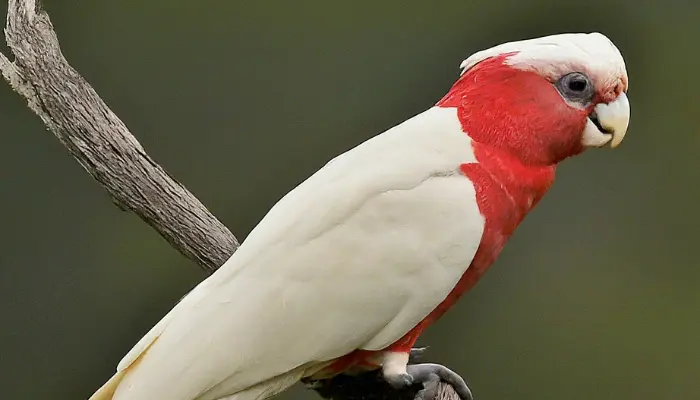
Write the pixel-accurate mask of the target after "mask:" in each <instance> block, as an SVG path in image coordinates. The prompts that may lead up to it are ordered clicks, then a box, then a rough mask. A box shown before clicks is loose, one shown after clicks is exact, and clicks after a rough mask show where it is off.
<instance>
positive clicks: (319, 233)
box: [91, 34, 629, 400]
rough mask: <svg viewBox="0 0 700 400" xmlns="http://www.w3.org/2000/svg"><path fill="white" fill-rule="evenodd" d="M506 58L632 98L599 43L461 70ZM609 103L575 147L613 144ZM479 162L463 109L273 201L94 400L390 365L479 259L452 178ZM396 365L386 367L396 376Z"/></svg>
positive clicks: (137, 399)
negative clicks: (571, 73)
mask: <svg viewBox="0 0 700 400" xmlns="http://www.w3.org/2000/svg"><path fill="white" fill-rule="evenodd" d="M504 52H507V53H510V52H514V53H515V55H514V56H513V57H511V58H509V59H508V61H507V62H508V63H509V64H510V65H512V66H513V67H514V68H516V69H523V70H531V71H536V72H537V73H538V74H540V75H542V76H544V77H549V78H552V77H554V76H555V75H557V74H559V73H561V72H562V71H568V70H569V69H571V68H574V67H575V68H577V69H578V68H581V70H582V71H584V72H588V73H589V74H591V75H593V76H592V77H591V78H592V79H593V81H594V82H598V83H600V84H602V85H603V87H605V88H609V89H611V90H612V89H614V90H618V89H620V88H622V89H624V90H626V85H627V75H626V71H625V66H624V61H623V60H622V56H621V55H620V53H619V51H618V50H617V48H615V46H614V45H612V43H611V42H610V41H609V40H608V39H607V38H606V37H605V36H603V35H601V34H589V35H584V34H571V35H567V34H565V35H554V36H548V37H545V38H539V39H531V40H525V41H520V42H511V43H506V44H503V45H500V46H496V47H494V48H492V49H489V50H485V51H482V52H478V53H476V54H475V55H473V56H472V57H470V58H468V59H467V60H465V62H464V63H463V67H464V69H465V70H466V69H469V68H471V67H473V66H474V65H476V64H477V63H479V62H481V61H483V60H484V59H486V58H488V57H491V56H495V55H498V54H502V53H504ZM618 91H619V90H618ZM615 95H616V96H618V97H617V100H615V102H611V103H610V104H603V103H601V104H598V105H597V106H595V107H596V110H597V112H599V114H600V115H599V117H604V118H598V120H599V121H598V122H599V123H600V124H601V126H603V125H604V126H605V127H606V132H600V131H599V129H598V126H597V125H596V124H594V123H593V122H592V121H591V120H590V118H589V119H588V125H586V130H585V132H583V136H581V137H580V138H579V139H580V140H581V141H582V143H583V144H584V145H586V146H588V145H602V144H605V143H607V142H608V141H610V140H612V143H613V144H616V143H619V141H620V140H622V137H623V136H624V134H625V131H626V129H627V123H628V121H629V104H628V103H627V98H626V96H625V95H624V93H617V92H616V93H615ZM562 101H563V100H562ZM608 128H611V129H608ZM545 133H546V132H545ZM509 134H512V132H510V133H509ZM533 140H544V139H542V138H537V137H535V138H533ZM475 162H477V161H476V159H475V156H474V153H473V149H472V142H471V139H470V137H469V135H467V134H466V133H465V132H463V131H462V125H461V123H460V121H459V119H458V117H457V108H438V107H434V108H431V109H429V110H427V111H425V112H423V113H421V114H419V115H417V116H415V117H413V118H411V119H409V120H407V121H406V122H404V123H402V124H400V125H398V126H396V127H394V128H392V129H389V130H388V131H386V132H384V133H382V134H380V135H378V136H376V137H374V138H372V139H370V140H368V141H366V142H364V143H362V144H361V145H359V146H357V147H356V148H354V149H352V150H350V151H348V152H346V153H344V154H342V155H340V156H338V157H336V158H335V159H333V160H332V161H330V162H329V163H328V164H326V165H325V166H324V167H323V168H322V169H321V170H319V171H318V172H317V173H315V174H314V175H313V176H311V177H310V178H309V179H307V180H306V181H304V182H303V183H302V184H300V185H299V186H298V187H297V188H295V189H294V190H292V191H291V192H290V193H289V194H287V195H286V196H285V197H284V198H282V199H281V200H280V201H279V202H278V203H277V204H276V205H275V206H274V207H273V208H272V209H271V210H270V211H269V213H268V214H267V215H266V216H265V217H264V218H263V220H262V221H261V222H260V224H259V225H258V226H257V227H256V228H255V229H254V230H253V231H252V232H251V233H250V235H249V236H248V238H247V239H246V240H245V242H244V243H243V244H242V245H241V247H240V248H239V250H238V251H237V252H236V253H235V254H234V255H233V256H232V257H231V258H230V259H229V260H228V261H227V262H226V263H225V264H224V265H223V266H222V267H221V268H220V269H219V270H218V271H216V272H215V273H214V274H213V275H212V276H210V277H209V278H207V279H206V280H205V281H204V282H202V283H201V284H200V285H198V286H197V287H196V288H195V289H194V290H192V292H190V293H189V294H188V295H187V296H186V297H185V298H184V299H183V300H182V301H181V302H180V303H179V304H177V305H176V306H175V307H174V308H173V309H172V310H171V311H170V312H169V313H168V314H167V315H166V316H165V317H164V318H163V319H162V320H161V321H159V322H158V324H156V325H155V326H154V327H153V328H152V329H151V331H150V332H148V333H147V334H146V335H145V336H144V337H143V338H142V339H141V340H140V341H139V342H138V343H137V344H136V346H134V348H133V349H132V350H131V351H130V352H129V353H128V354H127V355H126V356H125V357H124V359H123V360H122V361H121V362H120V363H119V366H118V368H117V373H116V374H115V375H114V376H113V377H112V379H110V380H109V381H108V382H107V383H106V384H105V385H104V386H103V387H102V388H101V389H100V390H98V392H97V393H95V394H94V395H93V396H92V397H91V400H234V399H235V400H258V399H264V398H266V397H269V396H271V395H274V394H276V393H278V392H280V391H282V390H284V389H286V388H287V387H289V386H291V385H292V384H294V383H295V382H297V381H298V380H299V378H301V377H303V376H308V375H310V374H312V373H314V372H316V371H317V370H318V369H319V368H321V367H323V366H326V365H327V363H328V362H329V361H331V360H334V359H336V358H338V357H341V356H343V355H345V354H348V353H350V352H352V351H353V350H356V349H366V350H382V349H385V348H386V347H387V346H389V345H391V344H392V343H394V342H395V341H397V340H398V339H400V338H401V337H402V336H403V335H404V334H406V333H407V332H408V331H410V330H411V329H412V328H414V327H415V326H416V325H417V324H418V323H419V322H420V321H422V320H423V319H424V318H425V317H426V316H427V315H428V314H429V313H430V312H431V311H433V310H434V309H435V308H436V306H438V304H440V303H441V302H442V301H443V300H444V299H445V298H446V297H447V295H448V294H449V293H450V292H451V291H452V289H453V288H454V287H455V285H456V284H457V282H458V281H459V279H460V278H461V277H462V275H463V274H464V272H465V271H466V269H467V268H468V267H469V265H470V263H471V261H472V259H473V257H474V255H475V253H476V250H477V247H478V246H479V243H480V241H481V237H482V234H483V233H484V217H483V216H482V215H481V212H480V211H479V207H478V205H477V202H476V194H475V188H474V186H473V184H472V182H471V181H470V180H469V179H468V178H467V177H465V176H464V175H463V174H461V173H460V171H459V167H460V165H462V164H469V163H475ZM404 356H405V354H402V357H404ZM404 358H405V357H404ZM399 361H401V360H399ZM404 364H405V360H403V361H401V362H398V361H397V362H396V365H391V366H389V367H390V368H393V369H395V370H396V371H393V373H394V375H400V374H401V373H402V369H405V365H404ZM385 372H386V371H385ZM464 387H465V388H466V385H465V386H464ZM465 390H468V389H465Z"/></svg>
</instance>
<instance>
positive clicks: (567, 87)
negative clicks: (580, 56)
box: [555, 72, 595, 104]
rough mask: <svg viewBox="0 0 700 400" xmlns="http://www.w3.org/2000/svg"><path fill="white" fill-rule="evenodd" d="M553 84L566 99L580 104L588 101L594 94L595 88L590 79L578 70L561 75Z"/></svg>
mask: <svg viewBox="0 0 700 400" xmlns="http://www.w3.org/2000/svg"><path fill="white" fill-rule="evenodd" d="M555 86H556V87H557V90H559V93H561V95H562V96H564V98H565V99H566V100H569V101H572V102H576V103H580V104H586V103H588V102H590V101H591V100H592V99H593V95H595V89H594V87H593V84H592V83H591V81H590V79H588V77H587V76H586V75H584V74H582V73H580V72H572V73H570V74H566V75H564V76H562V77H561V79H559V80H558V81H557V82H556V84H555Z"/></svg>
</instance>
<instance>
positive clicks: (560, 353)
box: [0, 0, 700, 400]
mask: <svg viewBox="0 0 700 400" xmlns="http://www.w3.org/2000/svg"><path fill="white" fill-rule="evenodd" d="M45 5H46V8H47V9H48V11H49V13H50V15H51V17H52V19H53V22H54V25H55V27H56V30H57V32H58V34H59V38H60V40H61V44H62V46H63V50H64V53H65V55H66V57H67V58H68V60H69V61H70V62H71V63H72V64H73V65H74V66H75V67H76V68H77V69H78V71H80V72H81V73H82V74H83V75H84V76H85V77H86V78H87V79H88V80H89V81H90V82H91V83H92V84H93V85H94V87H95V89H97V91H98V92H99V93H100V94H101V95H102V96H103V98H104V99H105V101H107V103H108V104H109V105H110V106H111V107H112V108H113V109H114V111H115V112H116V113H117V114H118V115H119V116H120V117H121V118H122V119H123V120H124V121H125V122H126V123H127V125H128V126H129V127H130V128H131V130H132V132H133V133H134V134H135V135H136V136H137V137H138V138H139V140H140V141H141V142H142V143H143V145H144V146H145V148H146V149H147V150H148V151H149V152H150V154H151V155H152V156H153V157H154V158H155V159H156V160H158V161H159V162H160V163H161V164H162V165H163V166H164V167H165V168H166V169H167V170H168V171H169V172H171V173H172V174H173V175H174V176H176V177H177V178H178V179H179V180H180V181H182V182H183V183H184V184H185V185H186V186H187V187H188V188H190V189H191V190H192V191H193V192H194V193H195V194H196V195H197V196H199V198H200V199H201V200H202V201H203V202H204V203H205V204H206V205H207V206H208V207H209V208H210V209H211V210H212V211H213V212H214V213H215V214H216V215H217V216H218V217H219V218H220V219H221V220H222V221H223V222H224V223H225V224H226V225H227V226H229V227H230V228H231V230H232V231H233V232H234V233H235V234H236V235H238V237H239V238H240V239H243V238H244V237H245V235H246V234H247V233H248V232H249V231H250V229H251V228H252V227H253V226H254V225H255V223H256V222H257V221H258V220H259V219H260V218H261V217H262V216H263V214H264V213H265V212H266V210H267V209H268V208H269V207H270V206H271V205H272V204H273V203H274V202H275V201H276V200H277V199H279V198H280V197H281V196H282V195H283V194H284V193H285V192H287V191H288V190H290V189H291V188H292V187H293V186H294V185H295V184H297V183H298V182H300V181H301V180H303V179H304V178H305V177H306V176H308V175H309V174H311V173H312V172H313V171H314V170H316V169H317V168H319V167H320V166H321V165H323V163H325V162H326V161H327V160H328V159H329V158H331V157H333V156H334V155H336V154H338V153H339V152H342V151H344V150H346V149H348V148H350V147H351V146H353V145H355V144H357V143H359V142H361V141H363V140H365V139H367V138H369V137H371V136H372V135H375V134H377V133H379V132H380V131H382V130H383V129H386V128H388V127H390V126H392V125H394V124H396V123H398V122H400V121H402V120H404V119H406V118H408V117H410V116H412V115H413V114H415V113H418V112H420V111H422V110H423V109H425V108H426V107H429V106H430V105H432V104H433V103H434V102H435V101H437V100H438V99H439V98H440V97H441V96H442V94H443V93H445V91H446V90H447V89H448V88H449V86H450V85H451V84H452V82H453V81H454V80H455V79H456V77H457V75H458V72H459V70H458V65H459V63H460V62H461V61H462V60H463V59H464V58H466V57H467V56H468V55H469V54H471V53H472V52H474V51H476V50H479V49H482V48H484V47H490V46H491V45H494V44H497V43H500V42H502V41H508V40H515V39H522V38H526V37H532V36H539V35H544V34H550V33H559V32H564V31H595V30H598V31H601V32H603V33H605V34H606V35H608V36H609V37H610V38H611V39H612V40H613V41H614V42H615V43H616V44H617V45H618V47H619V48H620V49H621V51H622V53H623V54H624V56H625V57H626V61H627V65H628V72H629V78H630V91H629V97H630V100H631V104H632V122H631V125H630V129H629V133H628V136H627V138H626V140H625V143H623V145H622V146H621V147H620V148H619V149H618V150H615V151H609V150H603V151H595V152H589V153H588V154H586V155H585V156H583V157H579V158H577V159H575V160H571V161H569V162H566V163H565V165H564V166H563V167H562V168H561V169H560V171H559V176H558V181H557V183H556V184H555V186H554V188H553V190H552V191H551V192H550V193H549V195H548V196H546V198H545V199H544V200H543V201H542V203H541V204H540V205H539V206H538V208H537V209H536V210H535V211H534V212H533V213H532V214H531V215H530V216H529V217H528V218H527V220H526V221H525V223H524V224H523V225H522V227H521V228H520V229H519V230H518V231H517V232H516V234H515V236H514V237H513V238H512V240H511V242H510V244H509V245H508V246H507V247H506V250H505V252H504V254H503V255H502V257H501V258H500V259H499V261H498V262H497V265H495V267H494V268H493V269H492V270H491V271H490V272H489V273H488V274H487V276H486V277H485V278H484V279H483V280H482V281H481V282H480V284H479V285H477V288H476V289H475V290H473V291H472V292H470V293H469V294H468V295H467V296H465V297H464V299H463V301H462V302H461V304H460V305H459V306H458V307H457V308H456V309H454V310H453V311H451V312H450V313H448V314H447V316H446V317H444V319H443V320H441V321H440V323H439V324H437V325H436V326H435V327H434V328H432V329H430V330H429V331H428V332H427V333H426V334H425V335H424V336H423V338H422V339H421V342H420V343H421V344H424V345H430V347H431V351H430V353H429V356H430V358H431V359H432V360H435V361H440V362H444V363H446V364H448V365H450V366H451V367H453V368H455V369H456V370H458V371H459V372H460V373H462V374H463V375H464V376H465V377H466V378H467V379H468V381H469V382H470V384H471V386H472V388H473V389H474V392H475V394H476V396H477V398H478V399H479V400H502V399H520V400H525V399H532V400H540V399H553V400H560V399H565V400H579V399H581V400H584V399H585V400H589V399H597V400H602V399H611V400H627V399H652V398H655V399H698V398H700V388H699V387H698V383H697V381H698V379H697V378H698V374H700V344H699V342H698V337H700V315H698V314H699V313H698V306H699V303H700V290H699V289H700V269H699V268H698V267H699V266H700V264H699V263H698V261H697V254H696V253H697V251H696V250H697V248H698V243H697V239H698V233H697V232H698V223H700V214H699V212H698V206H699V205H700V188H698V182H700V168H699V167H698V164H699V159H700V157H698V156H699V155H700V136H699V135H698V133H699V132H698V129H697V120H698V115H700V114H699V110H698V104H699V103H698V101H699V100H700V98H699V94H700V85H699V84H698V81H699V79H698V70H699V69H698V64H699V63H698V58H699V57H700V56H699V55H698V49H699V43H700V24H698V22H697V21H698V17H700V3H698V2H691V1H683V2H682V1H673V0H666V1H656V2H653V1H631V0H629V1H625V0H608V1H603V0H589V1H581V0H579V1H569V0H560V1H558V2H552V1H549V0H533V1H519V2H508V1H503V0H489V1H481V0H472V1H465V0H463V1H457V0H453V1H436V2H428V1H382V2H379V1H375V2H369V1H365V2H362V1H354V2H349V1H344V2H340V1H321V0H316V1H282V0H277V1H263V0H257V1H256V0H245V1H243V0H236V1H213V0H200V1H191V0H190V1H186V0H167V1H166V0H160V1H158V0H140V1H114V0H112V1H109V0H90V1H79V0H51V1H45ZM0 12H2V14H3V15H4V8H3V9H1V10H0ZM0 130H1V133H2V134H0V194H1V196H0V221H1V222H2V228H3V229H2V242H1V243H2V252H1V253H0V321H2V326H1V327H2V329H1V330H0V354H1V356H0V388H2V393H3V394H2V396H0V397H2V398H3V399H13V400H16V399H32V400H33V399H58V400H63V399H65V400H78V399H86V398H87V397H88V396H89V395H90V394H91V393H92V392H93V390H95V389H96V388H97V387H98V386H100V385H101V384H102V383H103V381H104V380H105V379H107V378H108V377H109V376H110V375H111V374H112V372H113V370H114V368H115V366H116V363H117V362H118V361H119V359H120V358H121V357H122V356H123V355H124V354H125V353H126V351H128V350H129V348H130V347H131V346H132V345H133V344H134V343H135V342H136V341H137V340H138V339H139V338H140V337H141V335H142V334H144V333H145V331H146V330H148V329H149V328H150V327H151V326H152V325H153V324H154V323H155V322H156V321H157V320H158V319H159V318H160V317H161V316H162V315H163V314H164V313H165V312H166V311H167V310H168V309H169V308H170V307H171V306H172V305H173V304H174V302H176V301H177V300H178V299H179V298H180V297H181V296H182V295H183V294H184V293H185V292H187V291H188V290H189V289H190V288H191V287H192V286H193V285H195V284H196V283H197V282H199V281H200V280H201V279H203V278H204V277H205V275H204V273H203V272H201V271H200V270H199V269H198V268H197V267H196V266H195V265H194V264H192V263H190V262H188V261H187V260H185V259H183V257H181V256H180V255H179V254H178V253H177V252H175V251H173V250H172V249H171V248H170V247H169V246H168V245H167V244H166V243H165V242H164V241H163V240H162V239H160V237H159V236H158V235H157V234H155V233H154V232H153V231H152V230H151V229H150V228H149V227H148V226H147V225H146V224H144V223H142V222H141V221H140V220H139V219H138V218H137V217H135V216H134V215H131V214H128V213H124V212H121V211H119V210H118V209H117V208H116V207H115V206H113V204H112V203H111V201H110V199H109V198H108V197H107V196H106V195H105V193H103V191H102V189H101V188H100V187H99V186H98V185H97V184H96V183H95V182H93V181H92V180H91V178H90V177H89V176H88V175H87V174H86V173H85V172H84V171H83V170H82V169H81V168H80V167H79V166H78V164H77V163H76V162H75V161H74V160H73V159H72V158H71V157H70V156H69V155H68V154H67V152H66V151H65V150H64V149H63V147H62V146H61V145H60V144H59V142H58V141H57V140H56V139H55V138H54V137H53V136H52V135H51V134H50V133H49V132H47V131H46V130H45V129H44V127H43V126H42V124H41V123H40V121H39V119H38V118H36V117H35V116H34V115H33V114H31V112H30V111H29V110H28V109H27V108H26V107H25V105H24V101H23V100H22V99H20V98H19V97H18V96H16V95H15V94H14V93H12V92H11V90H10V89H9V86H6V85H4V84H2V85H0ZM289 345H290V346H293V345H294V343H290V344H289ZM183 379H186V378H184V377H183ZM285 396H286V399H291V398H295V399H301V398H306V399H309V398H312V397H311V396H312V394H309V393H305V392H304V391H302V390H295V391H292V392H291V393H290V394H288V395H285Z"/></svg>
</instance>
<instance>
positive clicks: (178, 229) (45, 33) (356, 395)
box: [0, 0, 458, 400]
mask: <svg viewBox="0 0 700 400" xmlns="http://www.w3.org/2000/svg"><path fill="white" fill-rule="evenodd" d="M5 37H6V39H7V44H8V46H9V48H10V50H11V51H12V54H13V55H14V61H10V60H9V59H8V57H6V56H5V55H3V54H1V53H0V71H1V72H2V75H3V77H4V78H5V80H7V82H8V83H9V84H10V86H11V87H12V89H14V90H15V91H16V92H17V93H18V94H20V95H21V96H22V97H24V98H25V99H26V100H27V102H28V106H29V108H30V109H31V110H32V111H34V113H36V114H37V115H38V116H39V117H40V118H41V120H42V121H43V122H44V124H46V127H47V128H48V129H49V130H50V131H51V132H52V133H53V134H54V135H55V136H56V137H57V138H58V140H60V141H61V143H63V144H64V145H65V147H66V148H67V149H68V151H69V152H70V154H71V155H72V156H73V157H74V158H75V159H76V160H78V162H79V163H80V164H81V165H82V166H83V167H84V168H85V170H86V171H87V172H88V173H89V174H90V175H92V177H93V178H95V180H97V181H98V182H99V183H100V185H102V187H104V189H105V190H106V191H107V192H108V193H109V194H110V196H112V199H113V200H114V202H115V203H116V204H117V205H118V206H119V207H120V208H122V209H124V210H131V211H133V212H134V213H136V214H137V215H138V216H139V217H141V219H143V220H144V221H145V222H146V223H147V224H148V225H150V226H152V227H153V228H154V229H155V230H156V231H157V232H158V233H159V234H160V235H161V236H163V238H165V239H166V240H167V241H168V242H169V243H170V244H171V245H172V246H173V247H174V248H175V249H177V250H178V251H180V252H181V253H182V254H183V255H185V256H186V257H187V258H189V259H191V260H193V261H195V262H196V263H197V264H198V265H199V266H200V267H202V268H203V269H205V270H207V271H209V272H213V271H214V270H216V269H217V268H218V267H219V266H221V265H222V264H223V263H224V261H226V260H227V259H228V258H229V257H230V256H231V255H232V254H233V252H234V251H235V250H236V248H237V247H238V241H237V240H236V238H235V237H234V236H233V234H232V233H231V232H230V231H229V230H228V228H226V227H225V226H224V225H223V224H222V223H221V222H220V221H219V220H218V219H216V217H214V215H212V214H211V213H210V212H209V211H208V210H207V209H206V207H205V206H204V205H203V204H202V203H201V202H200V201H199V200H198V199H197V198H196V197H195V196H194V195H193V194H192V193H190V192H189V191H188V190H187V189H186V188H185V187H184V186H183V185H181V184H180V183H178V182H177V181H176V180H175V179H173V178H172V177H171V176H170V175H169V174H168V173H167V172H166V171H165V170H164V169H163V168H162V167H161V166H160V165H158V164H156V162H155V161H153V159H152V158H151V157H149V156H148V154H146V152H145V150H144V149H143V147H142V146H141V144H140V143H139V142H138V141H137V140H136V138H135V137H134V136H133V135H132V134H131V133H130V132H129V130H128V129H127V127H126V125H125V124H124V123H123V122H122V121H121V120H120V119H119V117H117V116H116V114H114V113H113V112H112V110H110V109H109V107H107V105H106V104H105V102H104V101H102V99H101V98H100V97H99V96H98V94H97V93H96V92H95V90H94V89H93V88H92V87H91V86H90V84H89V83H88V82H87V81H86V80H85V79H84V78H83V77H82V76H80V74H78V73H77V72H76V71H75V69H73V68H72V67H71V66H70V65H69V64H68V62H67V61H66V59H65V58H64V57H63V54H62V53H61V49H60V46H59V43H58V38H57V37H56V33H55V32H54V29H53V26H52V24H51V21H50V19H49V16H48V14H46V12H44V11H42V9H41V7H40V5H39V3H38V1H36V0H9V5H8V14H7V26H6V28H5ZM307 385H308V386H309V387H311V388H313V390H315V391H316V392H317V393H319V394H320V395H321V396H322V397H325V398H333V399H334V400H390V399H391V400H412V399H413V398H414V396H415V393H416V392H417V390H418V389H419V388H411V389H407V390H403V391H397V390H394V389H392V388H391V387H389V386H388V385H387V384H386V383H385V382H384V381H383V380H382V379H380V378H379V377H378V375H377V373H376V372H371V373H366V374H364V375H360V376H338V377H336V378H333V379H330V380H325V381H317V382H309V383H307ZM437 400H458V396H457V394H456V393H455V392H454V390H453V389H452V387H451V386H449V385H446V384H441V385H440V388H439V395H438V397H437Z"/></svg>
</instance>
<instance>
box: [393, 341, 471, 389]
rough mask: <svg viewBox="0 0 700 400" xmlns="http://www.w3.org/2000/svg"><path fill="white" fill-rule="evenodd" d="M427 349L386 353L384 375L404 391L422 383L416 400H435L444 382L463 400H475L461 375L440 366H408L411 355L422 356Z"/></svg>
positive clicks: (394, 385)
mask: <svg viewBox="0 0 700 400" xmlns="http://www.w3.org/2000/svg"><path fill="white" fill-rule="evenodd" d="M424 350H425V349H416V352H414V351H413V350H412V351H411V353H406V352H385V353H384V354H383V357H382V374H383V376H384V379H385V380H386V381H387V382H388V383H389V384H390V385H391V386H393V387H395V388H397V389H402V388H405V387H408V386H411V385H413V384H418V383H420V384H421V385H422V386H423V389H421V390H420V391H419V392H418V394H417V395H416V399H421V400H434V399H435V396H436V395H437V389H438V384H439V383H440V382H441V381H442V382H445V383H448V384H449V385H450V386H452V387H453V388H454V389H455V391H456V392H457V394H458V395H459V397H460V398H461V399H462V400H473V397H472V393H471V390H470V389H469V386H467V383H466V382H464V379H462V377H461V376H459V374H457V373H456V372H454V371H452V370H450V369H449V368H447V367H445V366H444V365H440V364H430V363H424V364H411V365H408V358H409V355H410V356H411V357H416V356H420V354H419V353H422V351H424Z"/></svg>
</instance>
